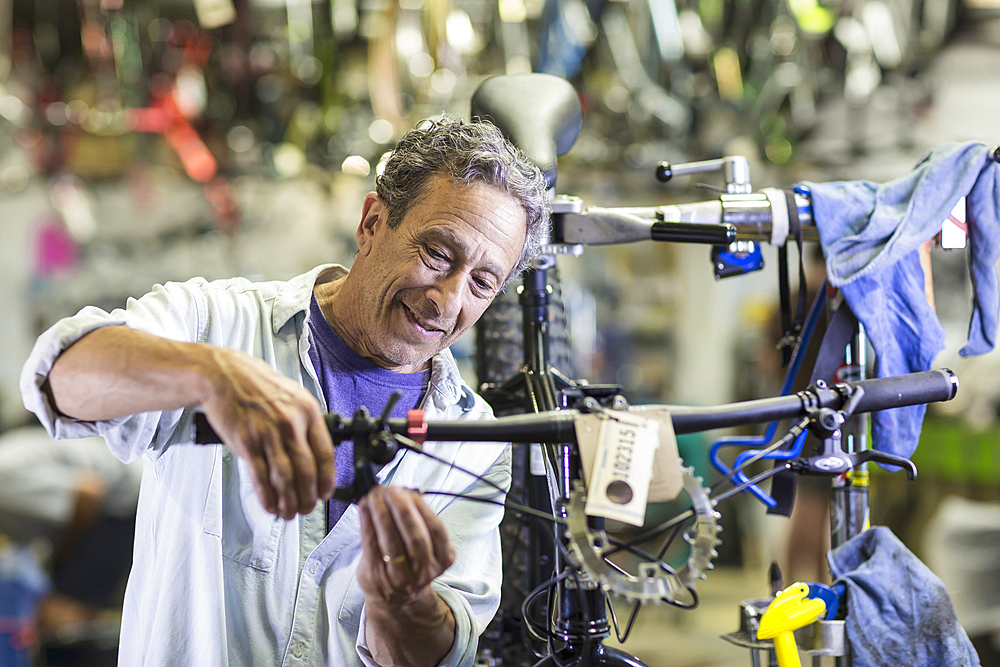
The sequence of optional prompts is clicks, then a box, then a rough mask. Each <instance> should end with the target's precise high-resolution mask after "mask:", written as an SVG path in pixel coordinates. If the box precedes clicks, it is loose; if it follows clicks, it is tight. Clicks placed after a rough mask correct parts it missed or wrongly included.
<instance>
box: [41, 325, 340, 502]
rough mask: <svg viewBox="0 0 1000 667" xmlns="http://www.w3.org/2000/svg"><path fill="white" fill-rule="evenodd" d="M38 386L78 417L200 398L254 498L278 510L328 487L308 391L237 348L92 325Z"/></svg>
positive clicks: (331, 478) (323, 431)
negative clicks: (244, 468) (244, 471)
mask: <svg viewBox="0 0 1000 667" xmlns="http://www.w3.org/2000/svg"><path fill="white" fill-rule="evenodd" d="M47 391H48V392H49V395H50V398H51V400H52V404H53V406H54V407H55V408H56V409H57V410H58V411H59V412H60V413H62V414H63V415H65V416H67V417H71V418H74V419H79V420H83V421H99V420H106V419H114V418H117V417H124V416H127V415H132V414H136V413H139V412H147V411H151V410H176V409H179V408H184V407H188V406H194V405H200V406H201V408H202V409H203V410H204V411H205V415H206V416H207V417H208V421H209V423H211V425H212V427H213V428H214V429H215V431H216V432H217V433H218V434H219V436H220V437H221V438H222V441H223V442H224V443H225V444H226V445H227V446H228V447H229V448H230V449H231V450H232V451H233V453H234V454H236V455H237V456H239V457H241V458H243V459H244V460H245V461H246V462H247V463H248V465H249V468H250V471H251V476H252V478H253V483H254V488H255V489H256V491H257V496H258V497H259V498H260V501H261V504H262V505H263V506H264V508H265V509H266V510H267V511H268V512H271V513H273V514H277V515H278V516H281V517H282V518H284V519H290V518H292V517H293V516H295V514H296V513H308V512H310V511H312V509H313V507H314V506H315V505H316V500H317V498H322V499H324V500H326V499H329V497H330V496H331V495H332V494H333V490H334V486H335V483H336V479H335V474H334V458H333V443H332V441H331V440H330V434H329V432H328V431H327V428H326V425H325V422H324V420H323V414H322V411H321V409H320V407H319V404H318V403H317V401H316V399H315V398H314V397H313V396H312V394H310V393H309V392H308V391H307V390H306V389H304V388H303V387H301V386H300V385H299V384H298V383H296V382H294V381H292V380H290V379H288V378H286V377H284V376H282V375H280V374H279V373H277V372H276V371H275V370H274V369H272V368H271V367H270V366H268V365H267V364H266V363H264V362H263V361H261V360H259V359H254V358H253V357H251V356H249V355H247V354H244V353H243V352H239V351H236V350H230V349H225V348H219V347H213V346H211V345H206V344H204V343H185V342H178V341H174V340H168V339H165V338H160V337H157V336H154V335H152V334H148V333H145V332H143V331H139V330H137V329H130V328H128V327H123V326H108V327H102V328H100V329H96V330H94V331H92V332H90V333H88V334H87V335H85V336H83V337H82V338H81V339H80V340H78V341H77V342H76V343H74V344H73V345H72V346H70V347H69V348H68V349H66V350H65V351H63V352H62V354H60V355H59V357H58V358H57V359H56V361H55V363H54V365H53V366H52V370H51V371H50V372H49V375H48V380H47Z"/></svg>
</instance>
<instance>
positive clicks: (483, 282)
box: [473, 278, 497, 295]
mask: <svg viewBox="0 0 1000 667" xmlns="http://www.w3.org/2000/svg"><path fill="white" fill-rule="evenodd" d="M473 281H474V282H475V283H476V287H478V288H479V289H480V290H482V291H483V292H486V293H487V294H490V295H492V294H493V293H494V292H496V291H497V290H496V287H494V286H493V283H492V282H490V281H489V280H487V279H485V278H474V279H473Z"/></svg>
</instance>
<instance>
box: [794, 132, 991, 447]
mask: <svg viewBox="0 0 1000 667" xmlns="http://www.w3.org/2000/svg"><path fill="white" fill-rule="evenodd" d="M991 152H992V151H991V149H990V148H989V147H987V146H985V145H984V144H981V143H977V142H968V143H964V144H943V145H941V146H939V147H937V148H935V149H934V150H932V151H930V152H929V153H928V154H927V155H926V156H925V157H924V159H923V160H921V161H920V163H919V164H918V165H917V166H916V167H914V169H913V170H912V171H911V172H910V173H908V174H906V175H904V176H902V177H900V178H898V179H896V180H894V181H891V182H889V183H883V184H877V183H869V182H866V181H840V182H833V183H804V184H803V185H805V186H806V187H808V188H809V189H810V190H811V193H812V203H813V219H814V220H815V221H816V226H817V228H818V229H819V234H820V240H821V242H822V245H823V254H824V255H825V256H826V265H827V274H828V276H829V279H830V283H831V284H832V285H834V286H835V287H839V288H840V290H841V292H842V293H843V294H844V298H845V299H846V300H847V303H848V304H849V305H850V306H851V309H852V310H853V311H854V314H855V315H857V317H858V320H859V321H860V322H861V324H863V325H864V327H865V331H866V332H867V334H868V339H869V340H870V341H871V343H872V347H873V348H874V350H875V354H876V355H877V357H878V369H877V370H878V376H879V377H891V376H896V375H903V374H905V373H913V372H918V371H925V370H928V369H929V368H930V367H931V364H932V363H933V362H934V358H935V357H936V356H937V354H938V353H939V352H940V351H941V350H942V349H943V348H944V328H943V327H942V326H941V323H940V322H939V321H938V319H937V316H936V315H935V313H934V310H933V309H932V308H931V307H930V304H928V302H927V299H926V296H925V294H924V274H923V269H921V267H920V260H919V257H918V254H917V249H918V248H919V246H920V245H921V244H922V243H924V242H925V241H927V240H928V239H930V238H933V237H934V235H935V234H937V232H938V231H939V230H940V229H941V225H942V223H943V222H944V221H945V220H946V219H947V218H948V216H949V215H950V214H951V210H952V208H953V207H954V206H955V204H956V203H957V202H958V200H959V198H961V197H966V210H967V213H968V228H969V273H970V277H971V279H972V285H973V288H974V297H973V304H972V305H973V312H972V319H971V321H970V323H969V340H968V344H967V345H966V346H965V347H963V348H962V350H961V354H962V355H963V356H968V355H973V354H983V353H984V352H988V351H990V350H991V349H993V346H994V343H995V341H996V332H997V315H998V311H1000V289H998V282H997V273H996V263H997V258H998V256H1000V206H998V202H1000V164H997V162H996V161H994V160H993V159H992V155H991ZM925 409H926V408H925V406H923V405H916V406H910V407H905V408H896V409H894V410H884V411H882V412H879V413H876V414H875V415H873V418H872V440H873V444H874V446H875V447H876V448H877V449H881V450H883V451H887V452H890V453H892V454H896V455H899V456H905V457H909V456H911V455H912V454H913V452H914V450H915V449H916V448H917V442H918V440H919V438H920V426H921V422H922V421H923V418H924V412H925Z"/></svg>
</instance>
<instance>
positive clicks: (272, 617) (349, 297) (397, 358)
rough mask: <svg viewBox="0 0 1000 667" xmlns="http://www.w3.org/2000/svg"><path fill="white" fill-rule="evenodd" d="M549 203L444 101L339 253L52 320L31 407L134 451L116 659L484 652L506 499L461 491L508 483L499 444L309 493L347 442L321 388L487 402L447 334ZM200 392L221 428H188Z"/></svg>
mask: <svg viewBox="0 0 1000 667" xmlns="http://www.w3.org/2000/svg"><path fill="white" fill-rule="evenodd" d="M547 219H548V211H547V203H546V199H545V183H544V179H543V177H542V175H541V173H540V172H539V171H538V169H537V168H535V167H534V166H532V165H530V164H529V163H528V162H527V161H526V160H525V159H524V158H523V156H522V155H521V154H520V153H518V152H517V151H516V149H514V148H513V147H512V146H511V145H510V144H508V143H507V142H506V141H505V140H504V139H503V137H502V136H501V135H500V133H499V132H498V131H497V130H496V129H495V128H494V127H493V126H491V125H489V124H486V123H463V122H461V121H453V120H449V119H444V120H441V121H439V122H431V123H429V124H426V125H424V126H422V127H419V128H418V129H416V130H413V131H411V132H410V133H408V134H407V135H406V136H404V137H403V139H402V140H401V141H400V143H399V144H398V145H397V147H396V149H395V151H394V152H393V154H392V156H391V157H390V159H389V160H388V161H387V163H386V167H385V170H384V173H383V174H382V175H381V176H380V177H378V178H377V180H376V192H375V193H369V194H368V196H367V197H366V198H365V202H364V205H363V207H362V211H361V222H360V224H359V225H358V229H357V233H356V238H357V243H358V254H357V257H356V258H355V261H354V263H353V265H352V266H351V269H350V270H349V271H345V270H344V269H343V268H341V267H337V266H325V267H319V268H317V269H314V270H313V271H311V272H309V273H307V274H305V275H303V276H299V277H297V278H294V279H292V280H290V281H288V282H280V283H278V282H275V283H260V284H253V283H250V282H248V281H246V280H242V279H234V280H228V281H219V282H215V283H206V282H205V281H204V280H201V279H194V280H192V281H189V282H187V283H183V284H174V283H168V284H167V285H164V286H157V287H155V288H154V290H153V291H152V292H151V293H150V294H147V295H146V296H144V297H142V298H141V299H138V300H130V301H129V304H128V306H127V307H126V309H124V310H116V311H114V312H112V313H110V314H108V313H105V312H103V311H100V310H98V309H96V308H92V307H88V308H85V309H84V310H82V311H81V312H80V313H78V314H77V315H76V316H74V317H72V318H68V319H67V320H63V321H61V322H59V323H57V324H56V325H54V326H53V327H52V329H50V330H49V331H48V332H46V333H45V334H43V335H42V336H41V337H40V338H39V341H38V342H37V343H36V346H35V349H34V350H33V352H32V355H31V357H30V358H29V359H28V362H27V363H26V365H25V368H24V371H23V373H22V378H21V388H22V394H23V396H24V400H25V404H26V405H27V406H28V407H29V409H32V410H33V411H34V412H35V413H36V414H38V415H39V417H40V418H41V419H42V421H43V423H44V424H45V425H46V427H47V428H48V429H49V431H50V433H52V434H53V435H55V436H57V437H79V436H80V435H90V434H95V433H96V434H100V435H103V436H104V437H105V439H106V440H107V442H108V443H109V446H110V447H111V449H112V451H113V452H114V453H115V454H116V455H117V456H119V458H121V459H123V460H131V459H134V458H137V457H140V456H141V457H142V458H143V460H144V466H143V482H142V487H141V490H140V499H139V519H138V525H137V527H136V551H135V557H134V559H133V560H134V564H133V569H132V573H131V576H130V580H129V587H128V590H127V592H126V600H125V610H124V618H123V627H122V640H121V648H120V655H119V662H120V663H121V664H123V665H139V664H143V665H161V664H177V665H216V664H230V665H265V664H266V665H277V664H282V665H299V664H304V665H321V664H322V665H326V664H334V665H355V664H362V663H363V664H366V665H372V664H377V665H383V666H386V667H387V666H389V665H407V666H411V667H412V666H417V665H435V664H448V665H451V664H471V661H472V659H473V657H474V655H475V650H476V644H477V637H478V634H479V633H480V632H481V630H482V628H483V627H484V626H485V624H486V623H487V622H488V621H489V620H490V618H491V617H492V615H493V614H494V613H495V611H496V608H497V606H498V603H499V579H500V571H499V569H500V560H499V555H500V554H499V536H498V532H497V524H498V523H499V520H500V516H501V513H502V511H501V509H500V508H498V507H496V506H495V505H490V504H487V503H482V502H473V501H470V500H467V499H464V498H456V497H455V495H461V496H475V497H478V498H480V499H486V500H492V501H496V500H498V499H500V498H502V494H501V492H500V491H498V490H497V486H499V487H500V488H507V485H509V482H510V476H509V469H508V466H509V454H508V452H509V449H508V448H505V447H501V446H493V445H482V444H468V445H460V444H454V443H428V444H427V445H426V446H425V447H426V449H427V450H429V451H431V452H432V453H434V454H435V455H437V456H440V457H442V458H444V459H446V460H449V461H455V462H456V463H457V464H458V465H459V466H461V467H462V468H466V469H469V470H470V471H472V472H473V473H475V474H476V475H478V476H480V477H482V479H478V478H472V477H470V476H469V475H468V474H466V473H463V472H462V471H460V470H459V469H458V468H454V467H452V466H448V465H441V464H439V463H436V462H433V461H430V460H429V459H427V458H425V457H422V456H420V455H419V454H417V453H415V452H404V453H401V454H400V455H399V456H397V457H396V459H395V460H394V461H392V462H391V463H390V464H388V465H387V466H385V467H384V468H383V469H382V470H380V471H379V473H378V479H379V481H380V482H381V483H382V486H381V487H378V488H376V489H375V490H373V491H372V492H371V493H370V494H369V495H368V496H367V497H366V498H365V500H364V501H363V502H361V503H360V504H359V505H357V506H351V507H344V506H343V505H342V504H340V503H337V502H335V501H331V502H330V503H329V514H328V513H327V512H326V510H325V509H324V504H323V503H320V504H319V506H318V507H317V500H318V499H319V500H327V499H329V498H330V496H331V494H332V492H333V490H334V488H335V486H336V484H337V483H338V482H343V480H345V479H348V478H349V476H350V470H349V468H350V455H349V453H347V454H346V455H345V453H343V452H346V448H338V450H337V454H336V455H335V453H334V449H333V447H332V444H331V441H330V437H329V433H328V432H327V431H326V429H325V427H324V423H323V420H322V408H321V407H320V405H321V404H322V405H323V406H324V407H325V408H326V409H329V410H331V411H335V412H340V413H342V414H343V413H350V412H352V411H353V410H354V408H356V407H357V406H358V405H366V406H367V407H369V408H370V409H371V410H372V411H373V412H376V413H378V412H381V410H382V409H383V406H384V405H385V402H386V400H387V398H388V396H389V395H390V394H391V393H392V392H394V391H397V390H398V391H401V392H402V393H403V400H402V401H400V403H399V404H397V408H396V411H395V412H394V415H401V414H405V412H406V411H407V410H408V409H410V408H413V407H416V406H417V405H420V407H422V408H423V409H424V410H425V411H426V414H427V417H428V419H449V420H450V419H484V418H488V417H489V416H490V413H489V409H488V406H486V405H485V403H484V402H483V401H482V399H480V398H479V397H478V396H476V395H475V394H474V393H473V392H472V391H471V390H470V389H469V387H468V386H467V385H465V384H464V383H463V382H462V381H461V378H460V377H459V375H458V371H457V369H456V367H455V364H454V360H453V358H452V356H451V354H450V353H449V352H448V349H447V348H448V346H449V345H450V344H451V343H453V342H454V341H455V340H456V339H457V338H458V337H459V336H460V335H461V334H462V333H463V332H465V331H466V330H467V329H468V328H469V327H470V326H472V324H473V323H475V321H476V320H477V319H478V318H479V316H480V315H481V314H482V312H483V311H484V310H485V308H486V307H487V306H488V305H489V303H490V302H491V300H492V299H493V297H494V296H495V295H496V294H497V293H498V292H499V291H500V289H501V288H502V287H503V285H504V284H505V282H506V281H507V280H508V279H509V278H510V277H511V276H512V275H514V274H515V273H517V272H519V271H520V270H522V269H523V268H524V267H526V266H527V264H528V262H529V261H530V259H531V257H532V256H533V255H534V254H535V253H536V252H537V249H538V247H539V245H540V243H541V241H542V239H543V237H544V234H545V225H546V223H547ZM115 325H117V326H115ZM275 371H277V372H275ZM317 399H319V402H317ZM195 406H197V407H200V409H201V410H203V411H204V412H205V414H206V416H207V417H208V419H209V422H210V423H211V424H212V426H213V427H214V428H215V430H216V431H217V432H218V433H219V434H220V436H221V437H222V439H223V441H224V443H225V444H226V446H227V447H226V448H222V447H214V448H212V447H194V446H184V445H185V443H188V442H190V440H191V435H190V430H191V429H190V423H191V413H192V408H193V407H195ZM335 456H336V458H337V460H336V463H335V461H334V457H335ZM335 470H336V472H335ZM417 487H419V488H422V489H425V490H428V491H429V492H428V493H427V494H426V495H424V496H421V495H420V494H418V493H416V492H413V491H409V490H407V489H409V488H417ZM433 492H438V493H433ZM328 524H329V528H328ZM327 533H328V534H327Z"/></svg>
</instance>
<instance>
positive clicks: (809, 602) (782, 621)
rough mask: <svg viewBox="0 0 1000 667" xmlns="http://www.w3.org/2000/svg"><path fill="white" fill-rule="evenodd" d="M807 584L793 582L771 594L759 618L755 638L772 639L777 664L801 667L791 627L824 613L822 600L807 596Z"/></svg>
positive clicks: (806, 623)
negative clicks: (772, 595) (768, 602)
mask: <svg viewBox="0 0 1000 667" xmlns="http://www.w3.org/2000/svg"><path fill="white" fill-rule="evenodd" d="M808 595H809V584H804V583H801V582H800V583H795V584H792V585H791V586H789V587H788V588H786V589H785V590H783V591H781V592H780V593H778V594H777V595H776V596H775V597H774V601H773V602H771V604H770V605H769V606H768V608H767V611H765V612H764V615H763V616H761V618H760V625H759V626H758V628H757V639H773V640H774V653H775V655H776V656H777V658H778V665H779V667H802V663H801V662H800V661H799V648H798V646H796V645H795V635H794V634H792V633H793V632H794V631H795V630H798V629H799V628H803V627H805V626H807V625H809V624H810V623H813V622H815V621H817V620H819V619H820V618H823V616H824V615H825V614H826V608H827V607H826V602H825V601H823V600H822V599H819V598H809V597H807V596H808Z"/></svg>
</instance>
